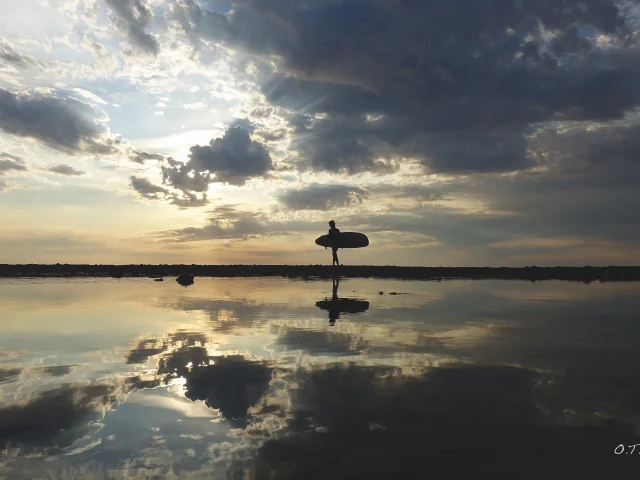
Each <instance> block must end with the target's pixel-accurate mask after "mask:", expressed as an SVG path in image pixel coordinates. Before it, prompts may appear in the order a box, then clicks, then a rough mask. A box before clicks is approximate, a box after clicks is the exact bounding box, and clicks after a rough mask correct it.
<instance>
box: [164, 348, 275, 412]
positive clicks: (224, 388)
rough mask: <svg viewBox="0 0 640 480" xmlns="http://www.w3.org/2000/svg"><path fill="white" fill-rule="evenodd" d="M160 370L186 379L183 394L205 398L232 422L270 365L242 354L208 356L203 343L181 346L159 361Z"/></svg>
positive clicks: (253, 398)
mask: <svg viewBox="0 0 640 480" xmlns="http://www.w3.org/2000/svg"><path fill="white" fill-rule="evenodd" d="M158 373H159V374H165V375H167V377H166V378H167V379H171V378H175V377H183V378H185V379H186V385H185V395H186V397H187V398H189V399H191V400H204V403H205V405H206V406H207V407H209V408H215V409H219V410H220V412H221V413H222V415H223V416H225V417H226V418H227V419H229V420H230V421H231V422H232V423H238V424H242V422H243V421H244V420H245V417H246V415H247V411H248V410H249V407H251V406H253V405H255V404H256V403H257V402H258V400H259V399H260V398H261V397H262V395H263V394H264V392H265V391H266V389H267V387H268V385H269V381H270V380H271V369H270V368H268V367H267V366H266V365H265V364H263V363H261V362H254V361H250V360H246V359H245V358H244V357H243V356H242V355H234V356H227V357H211V356H209V355H208V354H207V350H206V349H205V348H203V347H191V348H181V349H179V350H176V351H174V352H172V353H171V354H170V355H169V356H168V357H167V358H164V359H162V360H161V361H160V366H159V368H158Z"/></svg>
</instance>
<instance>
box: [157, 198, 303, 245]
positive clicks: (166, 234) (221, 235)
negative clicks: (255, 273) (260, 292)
mask: <svg viewBox="0 0 640 480" xmlns="http://www.w3.org/2000/svg"><path fill="white" fill-rule="evenodd" d="M208 221H209V223H208V224H207V225H205V226H203V227H187V228H181V229H177V230H165V231H161V232H155V233H153V234H152V235H154V236H157V237H160V238H162V239H163V240H164V241H168V242H194V241H203V240H249V239H252V238H259V237H266V236H274V235H288V234H289V231H288V228H291V229H292V230H293V229H295V228H296V227H295V226H294V225H290V224H287V223H285V222H274V221H269V220H268V219H267V218H266V216H265V215H263V214H261V213H257V212H248V211H242V210H239V209H237V208H236V206H234V205H223V206H220V207H217V208H216V209H215V210H213V211H211V212H210V217H209V219H208Z"/></svg>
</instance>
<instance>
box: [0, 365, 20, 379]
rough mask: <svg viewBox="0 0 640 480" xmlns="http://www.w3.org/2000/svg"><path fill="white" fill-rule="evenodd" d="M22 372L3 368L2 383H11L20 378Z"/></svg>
mask: <svg viewBox="0 0 640 480" xmlns="http://www.w3.org/2000/svg"><path fill="white" fill-rule="evenodd" d="M20 372H22V369H21V368H3V369H0V383H7V382H11V381H13V380H14V379H16V378H18V375H20Z"/></svg>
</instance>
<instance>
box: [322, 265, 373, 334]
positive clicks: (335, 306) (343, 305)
mask: <svg viewBox="0 0 640 480" xmlns="http://www.w3.org/2000/svg"><path fill="white" fill-rule="evenodd" d="M331 282H332V294H331V300H329V299H327V298H325V299H324V300H320V301H318V302H316V307H318V308H321V309H322V310H327V311H328V312H329V324H330V325H335V323H336V320H338V319H339V318H340V314H341V313H362V312H366V311H367V310H369V302H367V301H366V300H357V299H355V298H339V297H338V288H339V287H340V277H339V276H334V277H333V278H332V279H331Z"/></svg>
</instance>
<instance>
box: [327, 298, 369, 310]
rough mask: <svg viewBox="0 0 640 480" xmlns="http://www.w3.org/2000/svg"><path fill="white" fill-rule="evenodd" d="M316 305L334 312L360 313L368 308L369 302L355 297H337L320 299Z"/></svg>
mask: <svg viewBox="0 0 640 480" xmlns="http://www.w3.org/2000/svg"><path fill="white" fill-rule="evenodd" d="M316 307H318V308H321V309H322V310H329V311H334V312H335V313H362V312H366V311H367V310H369V302H368V301H366V300H357V299H355V298H337V299H335V300H320V301H319V302H316Z"/></svg>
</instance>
